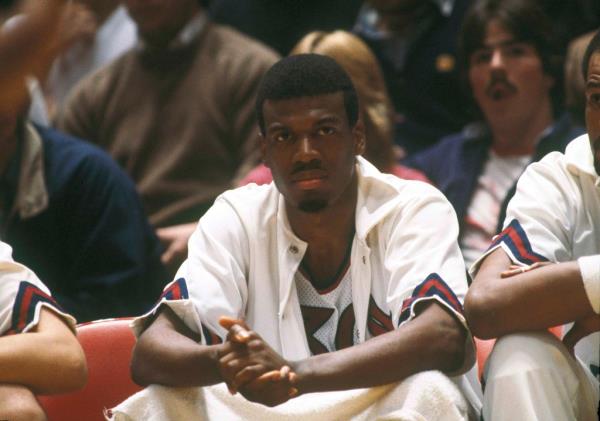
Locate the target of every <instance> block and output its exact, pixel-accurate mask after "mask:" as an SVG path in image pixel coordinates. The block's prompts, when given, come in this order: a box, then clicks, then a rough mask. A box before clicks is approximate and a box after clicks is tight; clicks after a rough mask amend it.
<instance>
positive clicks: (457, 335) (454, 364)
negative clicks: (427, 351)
mask: <svg viewBox="0 0 600 421" xmlns="http://www.w3.org/2000/svg"><path fill="white" fill-rule="evenodd" d="M440 337H441V338H443V340H442V341H441V342H440V343H439V345H440V346H439V348H438V349H439V355H441V356H442V359H441V361H440V366H439V369H440V371H442V372H444V373H451V372H455V371H457V370H458V369H460V367H461V366H462V365H463V362H464V360H465V354H466V343H467V341H466V337H467V332H466V329H465V328H464V327H462V326H459V324H458V322H456V321H455V322H454V323H453V326H448V327H446V328H443V331H442V332H440Z"/></svg>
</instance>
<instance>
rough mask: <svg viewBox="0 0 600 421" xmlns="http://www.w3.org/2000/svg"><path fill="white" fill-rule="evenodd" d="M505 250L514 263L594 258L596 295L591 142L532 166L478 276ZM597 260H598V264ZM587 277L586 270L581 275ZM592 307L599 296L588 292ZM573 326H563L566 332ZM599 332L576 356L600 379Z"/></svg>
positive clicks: (599, 250) (599, 223)
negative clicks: (497, 252) (492, 256)
mask: <svg viewBox="0 0 600 421" xmlns="http://www.w3.org/2000/svg"><path fill="white" fill-rule="evenodd" d="M498 247H501V248H502V249H503V250H504V251H505V252H506V254H507V255H508V256H509V258H510V259H511V260H512V262H513V263H516V264H519V265H522V266H525V265H531V264H533V263H535V262H544V261H550V262H555V263H558V262H569V261H574V260H578V259H580V258H582V257H585V256H592V261H595V262H598V263H597V264H596V268H597V269H596V270H595V271H594V270H593V269H592V272H595V273H591V274H590V276H589V278H590V279H588V280H586V279H585V277H584V285H585V284H586V282H589V283H595V284H596V285H589V288H588V287H586V292H587V291H592V290H593V291H597V290H598V288H599V286H598V285H597V283H598V282H599V280H600V177H599V176H598V175H597V174H596V172H595V170H594V167H593V155H592V153H591V148H590V143H589V138H588V136H587V135H584V136H580V137H579V138H577V139H575V140H574V141H572V142H571V143H570V144H569V145H568V147H567V149H566V151H565V154H562V153H560V152H552V153H550V154H548V155H547V156H546V157H545V158H544V159H542V160H541V161H540V162H537V163H534V164H531V165H530V166H529V167H528V168H527V170H526V171H525V173H524V174H523V175H522V177H521V178H520V179H519V182H518V184H517V191H516V193H515V195H514V197H513V199H512V200H511V201H510V203H509V205H508V208H507V212H506V219H505V222H504V229H503V230H502V232H501V233H500V234H499V235H497V236H496V237H495V238H494V240H493V242H492V245H491V247H490V249H489V250H488V251H487V252H486V254H485V255H484V256H482V257H481V258H480V259H479V260H478V261H477V262H475V264H474V265H473V267H472V268H471V273H472V274H474V273H475V272H476V270H477V268H478V267H479V264H480V263H481V261H482V260H483V259H484V258H485V257H486V256H487V255H489V254H490V253H491V252H492V251H494V250H495V249H497V248H498ZM594 259H595V260H594ZM582 276H583V272H582ZM588 298H589V299H590V303H591V304H592V307H593V308H597V306H598V302H597V301H598V300H600V296H599V294H596V293H594V294H592V296H591V295H590V293H589V292H588ZM571 325H572V324H568V325H565V326H563V329H562V330H563V334H565V333H566V332H567V331H568V330H569V329H570V327H571ZM598 350H600V332H596V333H593V334H591V335H589V336H587V337H585V338H583V339H582V340H580V341H579V342H578V344H577V345H576V346H575V353H576V355H577V356H578V357H579V358H580V359H581V360H582V361H583V362H584V363H585V364H586V365H587V366H588V367H589V368H590V370H591V372H592V373H593V374H594V375H595V376H596V377H597V378H599V379H600V375H599V360H600V352H598Z"/></svg>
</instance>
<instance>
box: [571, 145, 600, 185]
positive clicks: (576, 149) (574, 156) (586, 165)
mask: <svg viewBox="0 0 600 421" xmlns="http://www.w3.org/2000/svg"><path fill="white" fill-rule="evenodd" d="M565 158H566V163H567V170H569V172H570V173H571V174H574V175H578V176H582V175H583V176H588V177H592V180H594V184H595V185H596V187H600V175H598V174H596V169H595V168H594V155H593V154H592V148H591V147H590V138H589V136H588V135H587V133H586V134H583V135H581V136H579V137H578V138H576V139H575V140H573V141H572V142H571V143H569V145H568V146H567V149H566V151H565Z"/></svg>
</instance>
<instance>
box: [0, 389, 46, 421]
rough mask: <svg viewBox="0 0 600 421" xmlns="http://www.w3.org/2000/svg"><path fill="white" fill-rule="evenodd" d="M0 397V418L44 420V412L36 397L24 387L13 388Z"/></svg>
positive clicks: (29, 420) (30, 420)
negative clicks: (10, 391) (11, 391)
mask: <svg viewBox="0 0 600 421" xmlns="http://www.w3.org/2000/svg"><path fill="white" fill-rule="evenodd" d="M13 392H14V393H10V394H5V395H4V397H3V398H2V399H0V419H2V420H4V419H6V420H11V421H45V420H46V419H47V418H46V413H45V412H44V410H43V409H42V407H41V406H40V404H39V403H38V401H37V399H36V398H35V396H34V395H33V393H31V392H30V391H29V390H27V389H25V388H19V389H15V390H14V391H13Z"/></svg>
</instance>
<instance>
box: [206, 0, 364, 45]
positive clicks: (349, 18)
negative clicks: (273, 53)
mask: <svg viewBox="0 0 600 421" xmlns="http://www.w3.org/2000/svg"><path fill="white" fill-rule="evenodd" d="M201 1H202V0H201ZM207 2H208V3H210V8H209V13H210V16H211V17H212V19H214V21H215V22H218V23H222V24H225V25H231V26H233V27H234V28H236V29H238V30H239V31H241V32H243V33H245V34H247V35H249V36H251V37H253V38H256V39H258V40H259V41H262V42H264V43H265V44H267V45H268V46H270V47H272V48H274V49H275V50H277V51H278V52H279V54H281V55H288V54H289V52H290V50H291V49H292V47H293V46H294V45H296V43H297V42H298V41H299V40H300V38H302V37H303V36H304V35H305V34H307V33H309V32H311V31H315V30H322V31H333V30H336V29H346V30H350V29H351V28H352V25H353V24H354V22H355V21H356V16H357V14H358V11H359V9H360V6H361V3H362V0H302V1H298V0H244V1H240V0H210V1H207Z"/></svg>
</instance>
